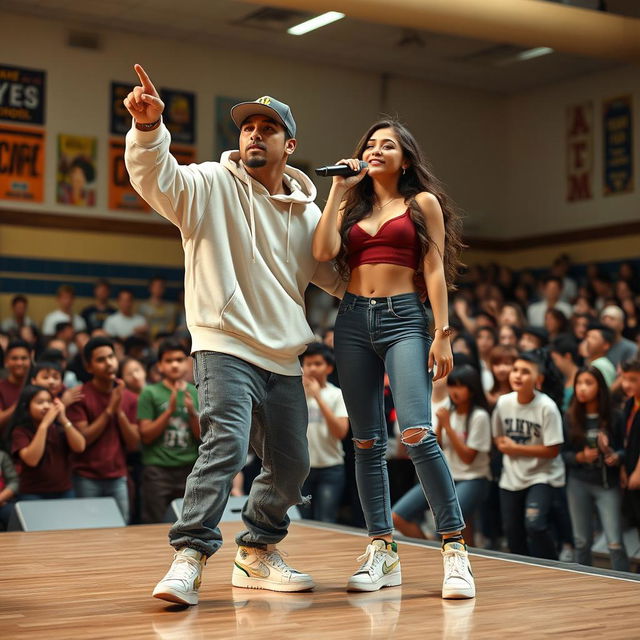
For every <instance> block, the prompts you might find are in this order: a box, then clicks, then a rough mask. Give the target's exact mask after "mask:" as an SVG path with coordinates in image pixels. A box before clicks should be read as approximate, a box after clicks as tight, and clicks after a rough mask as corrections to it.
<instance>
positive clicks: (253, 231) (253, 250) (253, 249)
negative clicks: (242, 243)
mask: <svg viewBox="0 0 640 640" xmlns="http://www.w3.org/2000/svg"><path fill="white" fill-rule="evenodd" d="M249 218H250V220H251V261H252V262H255V261H256V216H255V213H254V212H253V180H252V179H251V177H249Z"/></svg>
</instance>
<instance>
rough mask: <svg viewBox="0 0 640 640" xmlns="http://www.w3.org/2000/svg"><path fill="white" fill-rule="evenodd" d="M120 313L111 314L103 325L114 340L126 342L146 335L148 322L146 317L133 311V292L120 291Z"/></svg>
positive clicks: (118, 299) (127, 290)
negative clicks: (130, 337)
mask: <svg viewBox="0 0 640 640" xmlns="http://www.w3.org/2000/svg"><path fill="white" fill-rule="evenodd" d="M116 302H117V304H118V311H117V312H116V313H113V314H111V315H110V316H109V317H108V318H107V319H106V320H105V321H104V324H103V325H102V328H103V329H104V330H105V331H106V332H107V333H108V334H109V335H110V336H113V337H114V338H120V339H121V340H124V339H125V338H128V337H129V336H132V335H134V334H142V335H144V334H145V333H146V332H147V328H148V327H147V321H146V320H145V318H144V316H142V315H140V314H139V313H134V311H133V303H134V298H133V291H131V290H130V289H120V291H119V292H118V298H117V299H116Z"/></svg>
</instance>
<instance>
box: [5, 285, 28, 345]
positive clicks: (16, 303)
mask: <svg viewBox="0 0 640 640" xmlns="http://www.w3.org/2000/svg"><path fill="white" fill-rule="evenodd" d="M28 305H29V302H28V301H27V298H26V297H25V296H21V295H17V296H13V298H12V299H11V316H9V317H8V318H5V319H4V320H3V321H2V325H1V326H2V330H3V331H4V332H6V333H11V334H13V335H14V336H18V335H19V332H20V329H21V328H22V327H35V324H34V322H33V320H31V318H30V317H29V316H28V315H27V307H28Z"/></svg>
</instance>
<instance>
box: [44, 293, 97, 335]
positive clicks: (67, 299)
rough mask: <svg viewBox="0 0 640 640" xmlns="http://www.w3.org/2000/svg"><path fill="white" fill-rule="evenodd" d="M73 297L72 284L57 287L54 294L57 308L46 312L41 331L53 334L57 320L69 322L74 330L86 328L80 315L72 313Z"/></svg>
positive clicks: (74, 295) (45, 333)
mask: <svg viewBox="0 0 640 640" xmlns="http://www.w3.org/2000/svg"><path fill="white" fill-rule="evenodd" d="M75 297H76V294H75V290H74V288H73V287H72V286H70V285H68V284H63V285H62V286H61V287H59V288H58V293H57V295H56V301H57V303H58V308H57V309H56V310H55V311H52V312H51V313H48V314H47V315H46V317H45V319H44V322H43V323H42V333H43V334H44V335H45V336H53V335H54V334H55V331H56V325H57V324H58V323H59V322H70V323H71V324H72V325H73V329H74V331H84V330H85V329H86V328H87V325H86V324H85V321H84V320H83V319H82V317H81V316H79V315H78V314H75V313H73V303H74V301H75Z"/></svg>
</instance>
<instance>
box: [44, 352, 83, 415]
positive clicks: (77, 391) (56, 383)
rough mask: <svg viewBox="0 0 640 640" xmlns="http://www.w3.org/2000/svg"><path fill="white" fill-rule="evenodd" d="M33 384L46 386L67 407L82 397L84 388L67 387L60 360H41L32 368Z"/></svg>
mask: <svg viewBox="0 0 640 640" xmlns="http://www.w3.org/2000/svg"><path fill="white" fill-rule="evenodd" d="M31 384H32V385H35V386H36V387H44V388H45V389H46V390H47V391H49V393H51V396H52V397H53V398H54V399H56V398H60V400H62V404H63V405H64V406H65V407H69V406H70V405H72V404H74V403H75V402H78V400H81V399H82V388H81V387H79V386H76V387H73V388H71V389H67V388H66V387H65V386H64V384H63V382H62V367H61V366H60V362H59V361H58V362H48V361H46V360H39V361H38V362H36V363H35V364H34V365H33V367H32V369H31Z"/></svg>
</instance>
